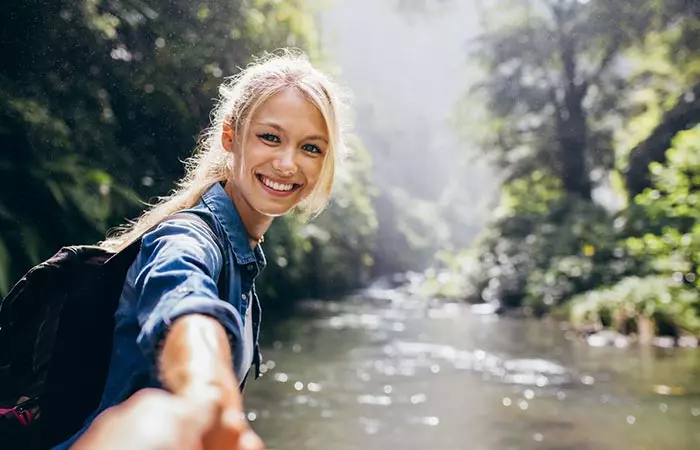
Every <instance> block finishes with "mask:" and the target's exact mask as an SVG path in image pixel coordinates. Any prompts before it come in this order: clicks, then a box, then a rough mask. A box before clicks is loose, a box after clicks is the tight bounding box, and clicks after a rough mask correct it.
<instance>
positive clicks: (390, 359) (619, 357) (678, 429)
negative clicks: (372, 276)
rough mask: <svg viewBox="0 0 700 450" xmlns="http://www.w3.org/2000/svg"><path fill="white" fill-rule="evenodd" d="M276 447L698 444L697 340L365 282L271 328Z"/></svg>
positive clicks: (257, 421) (256, 392) (262, 395)
mask: <svg viewBox="0 0 700 450" xmlns="http://www.w3.org/2000/svg"><path fill="white" fill-rule="evenodd" d="M265 336H266V338H265V340H264V346H263V355H264V357H265V361H266V363H265V367H264V369H265V371H266V373H265V374H264V375H263V376H262V377H261V378H260V379H258V380H256V381H251V382H250V383H249V384H248V387H247V389H246V394H245V401H246V407H247V411H248V418H249V420H250V421H251V423H252V425H253V427H254V428H255V429H256V431H257V432H258V433H259V434H260V435H261V437H262V438H263V439H264V441H265V443H266V446H267V448H268V449H269V450H289V449H304V450H320V449H324V450H329V449H332V450H350V449H363V450H371V449H377V450H379V449H382V450H384V449H386V450H393V449H403V450H413V449H445V450H453V449H454V450H456V449H460V450H461V449H469V450H516V449H517V450H531V449H532V450H534V449H538V450H539V449H552V450H554V449H557V450H589V449H590V450H593V449H595V450H613V449H615V450H620V449H624V450H657V449H673V450H686V449H687V450H690V449H700V350H698V349H660V348H643V347H639V346H630V347H628V348H625V349H620V348H612V347H609V348H594V347H590V346H588V345H587V344H585V343H583V342H581V341H580V340H578V339H576V338H575V336H573V334H572V333H570V332H568V331H567V330H566V328H565V327H564V326H562V325H561V324H559V323H556V322H553V321H551V322H548V321H538V320H528V319H516V318H503V317H498V316H495V315H479V314H474V313H473V311H472V310H470V309H469V306H468V305H463V304H453V303H452V304H450V303H448V304H444V303H435V302H432V303H431V302H426V301H423V300H420V299H418V298H415V297H411V296H407V295H402V294H400V293H399V292H398V291H392V290H379V289H374V290H369V291H367V292H365V293H364V294H362V295H357V296H353V297H351V298H348V299H345V300H344V301H339V302H327V303H309V304H307V305H306V306H305V307H304V308H303V309H301V310H300V314H299V315H298V316H295V317H292V318H290V319H288V320H285V321H284V322H282V323H280V324H276V325H275V327H274V328H273V329H268V330H266V332H265Z"/></svg>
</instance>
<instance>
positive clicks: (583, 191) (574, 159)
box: [556, 32, 591, 200]
mask: <svg viewBox="0 0 700 450" xmlns="http://www.w3.org/2000/svg"><path fill="white" fill-rule="evenodd" d="M559 48H560V52H561V60H562V64H563V68H564V73H563V75H564V98H563V101H562V102H558V103H559V105H558V106H557V108H558V112H557V122H556V126H557V130H556V133H557V141H558V144H559V157H560V161H559V162H560V165H561V167H560V170H561V173H560V176H561V180H562V184H563V187H564V190H565V191H566V192H567V193H569V194H573V195H575V196H578V197H580V198H582V199H585V200H590V199H591V179H590V175H589V173H588V167H587V166H588V165H587V164H586V146H587V145H588V139H587V135H588V124H587V123H586V112H585V110H584V107H583V100H584V98H585V96H586V92H587V90H588V89H587V86H586V85H585V84H582V83H580V82H579V81H578V80H577V73H576V59H575V58H576V53H575V51H576V49H575V45H574V40H573V38H572V37H571V36H568V35H566V34H564V33H563V32H560V36H559Z"/></svg>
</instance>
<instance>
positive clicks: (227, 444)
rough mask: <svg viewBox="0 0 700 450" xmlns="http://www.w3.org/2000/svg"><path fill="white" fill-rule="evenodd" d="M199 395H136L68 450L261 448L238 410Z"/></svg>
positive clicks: (149, 392)
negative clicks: (183, 396)
mask: <svg viewBox="0 0 700 450" xmlns="http://www.w3.org/2000/svg"><path fill="white" fill-rule="evenodd" d="M199 394H201V395H200V396H199V397H196V398H195V397H189V398H182V397H179V396H176V395H172V394H169V393H167V392H165V391H161V390H158V389H144V390H142V391H139V392H137V393H136V394H134V395H133V396H131V398H129V399H128V400H126V401H125V402H124V403H122V404H120V405H117V406H115V407H113V408H110V409H108V410H106V411H105V412H103V413H102V414H100V415H99V416H98V417H97V419H96V420H95V421H94V422H93V424H92V425H91V426H90V428H89V429H88V430H87V431H86V432H85V434H83V436H82V437H81V438H80V439H79V440H78V441H77V442H76V443H75V444H74V445H73V446H72V447H71V450H122V449H138V450H223V449H226V450H263V448H264V447H263V444H262V441H261V440H260V438H259V437H258V436H257V435H256V434H255V432H253V431H252V430H251V429H250V427H249V426H248V424H247V422H246V420H245V418H244V417H243V415H242V413H240V412H238V411H240V409H238V408H234V407H231V406H230V405H229V406H226V404H225V402H221V400H222V397H220V396H219V395H218V394H217V393H215V392H214V391H213V390H209V392H203V391H200V392H199Z"/></svg>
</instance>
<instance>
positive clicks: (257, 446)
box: [182, 387, 265, 450]
mask: <svg viewBox="0 0 700 450" xmlns="http://www.w3.org/2000/svg"><path fill="white" fill-rule="evenodd" d="M182 395H183V396H184V398H186V399H192V402H197V401H202V400H204V401H205V402H206V403H207V404H209V405H211V409H212V410H213V413H214V414H213V416H212V420H211V423H210V426H209V427H207V429H206V431H205V432H204V434H203V436H202V437H203V439H202V442H203V450H264V448H265V447H264V445H263V442H262V440H261V439H260V437H258V435H257V434H256V433H255V432H254V431H253V430H252V429H251V428H250V426H249V425H248V421H247V420H246V418H245V414H244V413H243V408H242V405H241V402H240V395H239V394H238V390H237V389H235V390H222V389H220V388H218V387H199V388H196V389H187V390H185V392H183V394H182Z"/></svg>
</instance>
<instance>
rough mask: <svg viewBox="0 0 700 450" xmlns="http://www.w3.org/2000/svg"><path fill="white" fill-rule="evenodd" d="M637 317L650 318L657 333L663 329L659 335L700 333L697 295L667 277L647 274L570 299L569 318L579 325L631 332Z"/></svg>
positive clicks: (699, 304) (699, 298)
mask: <svg viewBox="0 0 700 450" xmlns="http://www.w3.org/2000/svg"><path fill="white" fill-rule="evenodd" d="M640 318H650V319H652V320H653V321H654V322H655V325H656V328H657V330H656V332H657V333H659V330H660V329H662V330H663V329H664V328H665V330H663V331H661V333H660V334H674V335H678V334H680V333H681V332H687V333H692V334H700V295H699V294H698V292H697V291H696V290H695V291H691V290H688V289H685V288H684V286H683V283H682V282H681V283H679V282H677V281H674V280H673V279H671V278H669V277H663V276H647V277H643V278H639V277H628V278H625V279H623V280H621V281H620V282H619V283H617V284H615V285H613V286H612V287H610V288H605V289H599V290H593V291H590V292H587V293H585V294H583V295H581V296H577V297H574V298H573V299H572V306H571V321H572V323H573V324H574V325H575V326H577V327H578V328H584V329H585V328H590V329H600V328H601V327H604V328H614V329H616V330H620V331H632V330H634V327H635V326H636V324H637V323H638V321H639V320H640ZM630 322H631V323H630ZM630 326H632V327H633V328H632V330H630V328H628V327H630Z"/></svg>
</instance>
